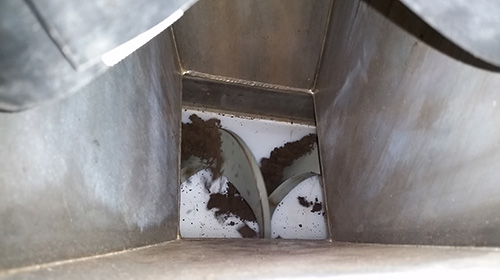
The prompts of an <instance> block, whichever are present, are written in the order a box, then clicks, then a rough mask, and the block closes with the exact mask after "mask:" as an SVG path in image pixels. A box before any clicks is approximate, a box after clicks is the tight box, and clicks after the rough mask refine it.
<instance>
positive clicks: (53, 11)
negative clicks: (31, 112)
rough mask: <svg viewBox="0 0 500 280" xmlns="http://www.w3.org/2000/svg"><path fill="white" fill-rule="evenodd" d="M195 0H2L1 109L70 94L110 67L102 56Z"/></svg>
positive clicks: (30, 105) (40, 102) (13, 109)
mask: <svg viewBox="0 0 500 280" xmlns="http://www.w3.org/2000/svg"><path fill="white" fill-rule="evenodd" d="M194 2H196V0H169V1H162V0H148V1H145V0H139V1H137V0H121V1H76V0H37V1H31V0H26V1H15V0H7V1H1V2H0V40H1V42H2V43H1V44H0V65H1V67H0V111H19V110H23V109H28V108H31V107H34V106H37V105H40V104H43V103H47V102H49V101H55V100H59V99H62V98H65V97H67V96H70V95H71V94H73V93H74V92H76V90H78V89H79V88H81V87H82V86H84V85H86V84H87V83H89V82H90V81H91V80H93V79H94V78H96V77H97V76H99V75H100V74H101V73H103V72H104V71H105V70H107V69H108V67H105V65H104V64H103V62H102V61H101V56H103V55H104V54H106V53H107V52H109V51H111V50H112V49H114V48H116V47H118V46H119V45H121V44H123V43H125V42H128V41H129V40H131V39H133V38H135V37H136V36H138V35H140V34H141V33H143V32H145V31H147V30H149V29H150V28H152V27H154V26H156V25H157V24H159V23H160V22H162V21H164V20H165V19H167V18H172V19H174V18H175V17H177V16H180V15H181V14H182V11H183V10H185V9H187V8H188V7H189V6H190V5H192V4H193V3H194ZM161 28H166V26H161ZM137 47H139V46H137Z"/></svg>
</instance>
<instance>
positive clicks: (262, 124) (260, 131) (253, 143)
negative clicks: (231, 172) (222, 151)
mask: <svg viewBox="0 0 500 280" xmlns="http://www.w3.org/2000/svg"><path fill="white" fill-rule="evenodd" d="M192 114H196V115H198V117H200V118H202V119H204V120H208V119H210V118H217V119H219V120H220V121H221V126H222V128H225V129H228V130H230V131H232V132H234V133H236V134H237V135H238V136H239V137H240V138H241V139H243V141H244V142H245V144H246V145H247V146H248V147H249V149H250V150H251V151H252V153H253V155H254V157H255V159H256V160H257V162H258V163H259V164H260V160H261V159H262V158H263V157H269V155H270V153H271V151H272V150H274V148H276V147H281V146H283V145H284V144H285V143H287V142H292V141H297V140H300V139H301V138H302V137H304V136H306V135H308V134H310V133H316V127H314V126H310V125H303V124H291V123H286V122H278V121H272V120H264V119H255V118H253V119H251V118H245V117H237V116H235V115H231V114H220V113H213V112H207V111H198V110H182V122H183V123H190V122H191V121H190V120H189V116H190V115H192Z"/></svg>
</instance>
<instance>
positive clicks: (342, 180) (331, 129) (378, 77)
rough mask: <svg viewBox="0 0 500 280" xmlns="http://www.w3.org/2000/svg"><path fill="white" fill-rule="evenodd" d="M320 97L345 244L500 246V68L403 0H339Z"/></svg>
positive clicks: (336, 221)
mask: <svg viewBox="0 0 500 280" xmlns="http://www.w3.org/2000/svg"><path fill="white" fill-rule="evenodd" d="M329 28H330V29H329V31H328V35H327V43H326V46H325V53H324V56H323V61H322V66H321V69H320V73H319V78H318V86H317V92H316V95H315V103H316V117H317V118H316V119H317V125H318V137H319V146H320V155H321V159H322V168H323V172H322V174H323V176H324V180H325V189H326V193H327V206H328V210H329V213H328V214H329V218H330V232H331V234H332V238H333V239H334V240H342V241H355V242H381V243H406V244H432V245H474V246H499V245H500V216H499V215H498V213H500V188H499V187H498V186H499V184H500V172H499V170H500V147H499V144H500V130H499V129H498V128H499V127H500V95H499V94H498V89H499V88H500V74H499V73H498V72H496V71H495V69H492V68H488V67H484V64H482V63H481V62H478V61H477V60H474V59H473V58H471V57H470V56H467V55H468V54H467V53H465V52H463V50H460V48H458V47H457V46H455V45H454V44H453V43H451V42H449V41H448V40H447V39H445V38H444V37H443V36H441V35H440V34H439V33H437V32H436V31H435V30H434V29H432V28H431V27H429V26H428V25H427V24H425V23H424V22H423V21H422V20H420V19H419V18H418V17H417V16H415V15H414V14H413V13H412V12H410V11H409V10H408V9H407V8H406V7H405V6H404V5H403V4H401V3H399V2H398V1H390V0H384V1H351V0H343V1H342V0H338V1H336V2H335V7H334V10H333V15H332V21H331V22H330V27H329Z"/></svg>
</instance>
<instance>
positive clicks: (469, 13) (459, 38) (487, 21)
mask: <svg viewBox="0 0 500 280" xmlns="http://www.w3.org/2000/svg"><path fill="white" fill-rule="evenodd" d="M400 1H401V2H402V3H403V4H405V5H406V6H407V7H408V8H410V9H411V10H412V11H413V12H414V13H416V14H417V15H418V16H419V17H421V18H422V19H423V20H424V21H425V22H427V23H428V24H429V25H430V26H432V27H433V28H435V29H436V30H437V31H439V32H440V33H441V34H442V35H443V36H445V37H446V38H448V39H449V40H451V41H452V42H454V43H455V44H457V45H458V46H460V47H461V48H463V49H465V50H466V51H467V52H469V53H471V54H472V55H473V56H475V57H477V58H480V59H482V60H484V61H486V62H488V63H491V64H493V65H496V66H500V16H499V14H500V1H497V0H477V1H467V0H440V1H435V0H400Z"/></svg>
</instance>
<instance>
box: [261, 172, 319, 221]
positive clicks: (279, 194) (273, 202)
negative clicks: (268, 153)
mask: <svg viewBox="0 0 500 280" xmlns="http://www.w3.org/2000/svg"><path fill="white" fill-rule="evenodd" d="M316 175H318V174H316V173H314V172H306V173H302V174H297V175H295V176H293V177H285V178H288V179H287V180H286V181H285V182H283V183H281V184H280V185H279V187H277V188H276V189H275V190H274V191H273V192H272V193H271V194H270V195H269V198H268V200H269V212H271V214H272V213H274V210H275V209H276V206H278V204H279V203H280V202H281V200H283V198H285V196H286V195H287V194H288V193H289V192H290V191H291V190H293V188H295V187H296V186H297V185H298V184H300V183H301V182H302V181H304V180H305V179H307V178H310V177H312V176H316Z"/></svg>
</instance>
